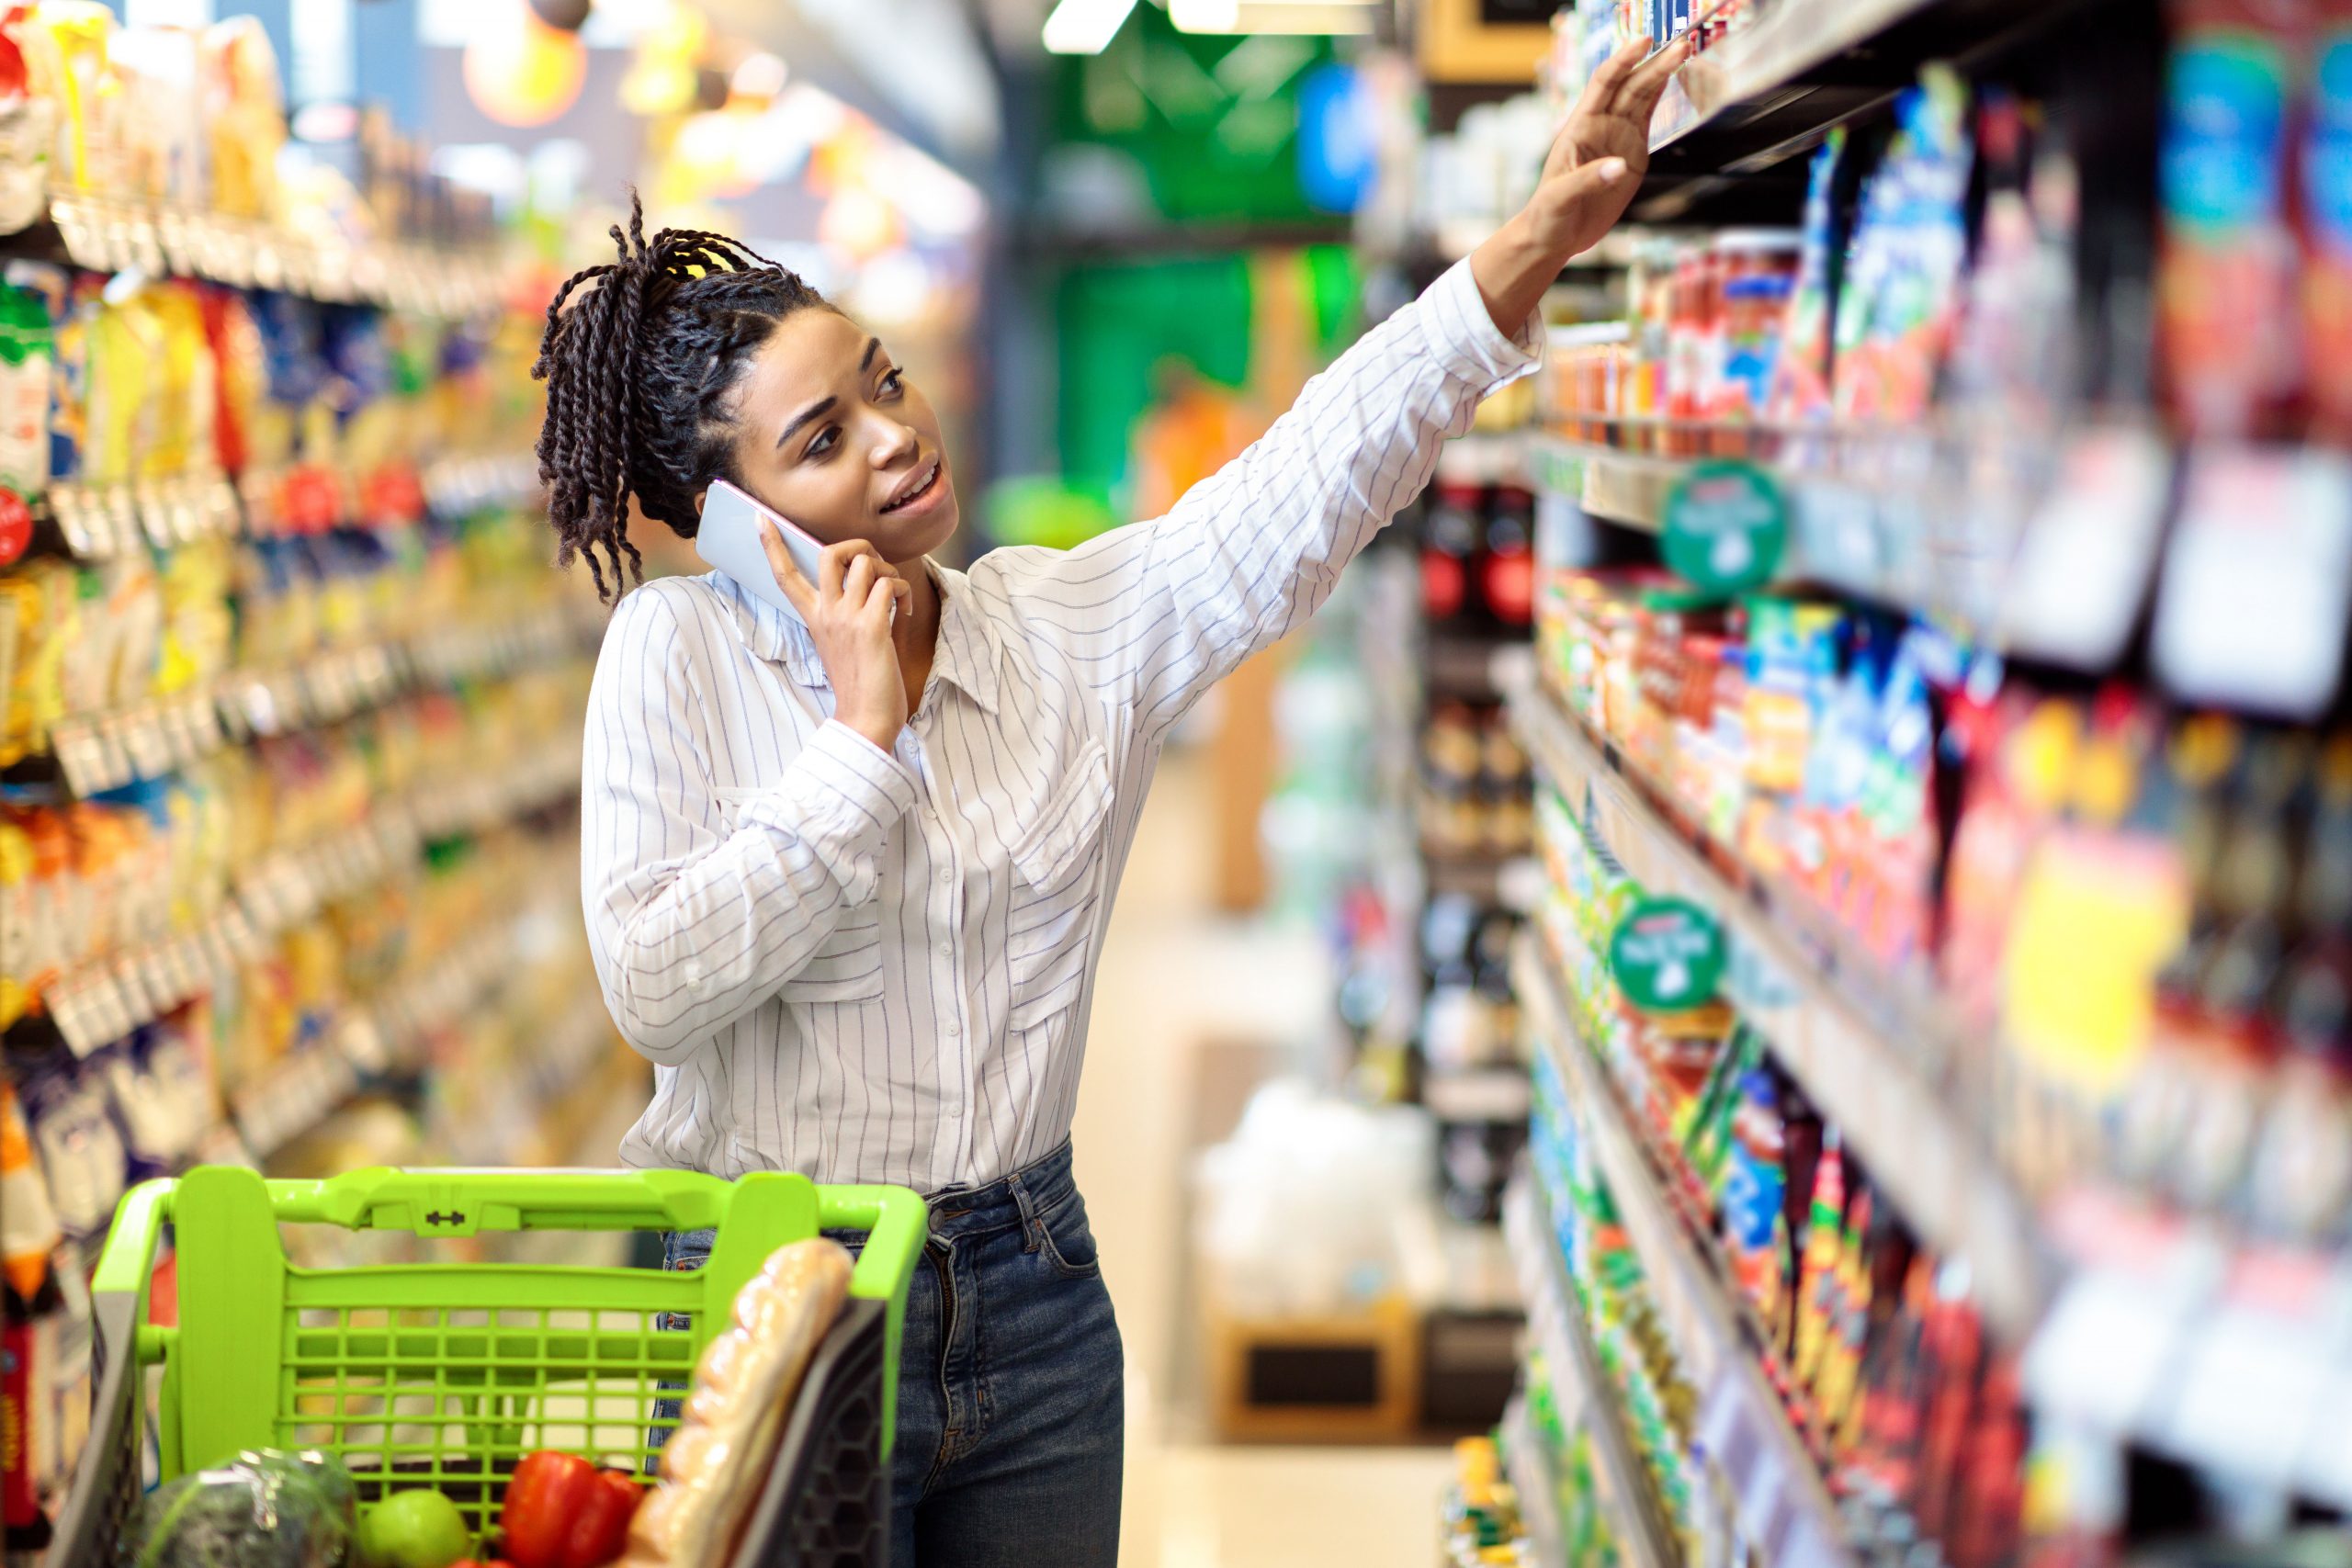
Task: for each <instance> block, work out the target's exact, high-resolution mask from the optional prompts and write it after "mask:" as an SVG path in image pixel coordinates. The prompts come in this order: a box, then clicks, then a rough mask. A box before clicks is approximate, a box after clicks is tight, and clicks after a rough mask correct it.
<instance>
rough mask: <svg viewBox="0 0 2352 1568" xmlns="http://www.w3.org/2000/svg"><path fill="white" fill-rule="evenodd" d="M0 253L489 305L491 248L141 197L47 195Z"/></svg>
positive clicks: (281, 286)
mask: <svg viewBox="0 0 2352 1568" xmlns="http://www.w3.org/2000/svg"><path fill="white" fill-rule="evenodd" d="M0 252H5V253H6V254H11V255H23V256H31V257H34V258H37V259H40V260H64V261H70V262H72V263H73V264H74V265H76V266H82V267H87V268H89V269H90V270H92V271H94V272H123V271H127V270H129V269H131V268H134V267H135V268H137V269H138V270H140V271H141V272H144V273H146V274H148V275H150V276H165V275H169V276H179V277H201V278H205V279H208V280H209V281H211V282H214V283H225V284H228V285H229V286H231V287H232V288H268V289H277V290H280V291H283V292H285V293H289V294H300V295H303V296H305V297H307V298H310V299H323V300H327V301H330V302H334V303H340V304H368V305H381V306H385V307H387V308H389V309H391V310H406V311H413V312H416V313H419V314H423V315H433V316H464V315H469V314H471V313H473V312H474V311H477V310H487V309H491V308H493V307H495V306H496V305H497V304H498V302H499V297H500V294H501V292H502V288H501V278H500V268H499V265H498V259H497V255H496V254H495V253H494V252H493V251H491V250H488V249H481V250H458V249H454V248H451V247H448V246H444V245H435V244H428V243H421V242H410V241H371V242H368V243H360V244H353V243H348V242H346V241H344V240H341V239H338V238H334V237H331V236H321V235H316V234H310V233H303V232H299V231H294V230H291V229H287V228H282V227H280V226H278V225H277V224H272V223H266V222H262V221H260V220H254V219H244V218H231V217H227V216H224V215H222V214H220V213H214V212H205V211H198V210H195V209H185V208H175V207H171V206H168V205H164V204H159V203H150V202H136V201H119V200H112V199H107V198H105V197H96V196H88V195H80V194H63V195H54V194H53V195H52V196H51V198H50V203H49V216H48V217H47V218H46V219H45V220H41V221H40V222H38V223H35V224H34V225H33V226H32V227H30V228H28V229H25V230H22V231H18V232H17V233H15V234H10V235H6V236H0Z"/></svg>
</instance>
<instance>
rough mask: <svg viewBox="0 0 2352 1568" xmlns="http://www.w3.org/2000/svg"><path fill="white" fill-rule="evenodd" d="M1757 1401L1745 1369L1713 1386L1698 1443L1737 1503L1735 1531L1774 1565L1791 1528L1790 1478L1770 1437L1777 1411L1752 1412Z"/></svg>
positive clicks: (1726, 1375)
mask: <svg viewBox="0 0 2352 1568" xmlns="http://www.w3.org/2000/svg"><path fill="white" fill-rule="evenodd" d="M1759 1397H1760V1396H1759V1395H1758V1392H1757V1385H1756V1383H1755V1382H1754V1381H1753V1380H1752V1379H1751V1378H1750V1376H1749V1375H1748V1373H1747V1369H1745V1368H1733V1369H1731V1370H1729V1371H1726V1372H1725V1373H1724V1375H1723V1376H1722V1377H1720V1378H1718V1379H1716V1380H1715V1384H1714V1388H1713V1392H1712V1393H1710V1394H1709V1396H1708V1400H1707V1405H1706V1410H1705V1412H1704V1414H1703V1415H1702V1416H1701V1418H1700V1434H1701V1439H1700V1440H1701V1441H1702V1442H1703V1443H1704V1444H1705V1445H1706V1449H1707V1452H1708V1453H1709V1454H1710V1455H1711V1456H1713V1459H1714V1461H1715V1466H1716V1468H1717V1469H1719V1470H1720V1471H1722V1472H1723V1474H1724V1480H1726V1481H1727V1482H1729V1483H1731V1490H1732V1495H1733V1496H1734V1497H1736V1499H1737V1508H1738V1515H1739V1523H1740V1528H1741V1529H1743V1530H1744V1531H1746V1532H1747V1536H1748V1538H1749V1539H1750V1540H1752V1541H1753V1542H1754V1543H1755V1544H1756V1547H1757V1549H1758V1554H1759V1556H1760V1557H1761V1559H1762V1560H1763V1561H1764V1562H1781V1560H1782V1552H1783V1551H1784V1549H1785V1547H1786V1545H1787V1543H1788V1541H1789V1539H1790V1537H1791V1535H1792V1532H1793V1530H1794V1529H1795V1526H1796V1518H1795V1508H1794V1506H1793V1503H1792V1499H1791V1497H1790V1495H1789V1494H1790V1487H1789V1482H1790V1479H1791V1478H1790V1476H1789V1474H1788V1472H1787V1471H1786V1469H1785V1468H1784V1467H1783V1465H1782V1462H1781V1458H1782V1456H1781V1448H1780V1445H1779V1444H1778V1443H1776V1442H1774V1441H1773V1439H1772V1433H1773V1431H1774V1429H1775V1427H1776V1426H1777V1425H1778V1424H1779V1422H1780V1420H1781V1416H1780V1415H1779V1413H1778V1412H1777V1411H1764V1410H1759V1409H1758V1408H1757V1404H1758V1398H1759Z"/></svg>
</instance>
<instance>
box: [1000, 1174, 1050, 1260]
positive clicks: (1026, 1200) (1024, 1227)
mask: <svg viewBox="0 0 2352 1568" xmlns="http://www.w3.org/2000/svg"><path fill="white" fill-rule="evenodd" d="M1022 1176H1023V1173H1022V1172H1020V1171H1017V1170H1016V1171H1014V1172H1013V1173H1012V1175H1011V1176H1008V1177H1006V1178H1005V1179H1004V1180H1005V1186H1006V1188H1007V1189H1008V1190H1011V1192H1012V1201H1013V1206H1014V1207H1016V1208H1018V1209H1019V1210H1020V1211H1021V1239H1022V1247H1021V1250H1022V1251H1023V1252H1035V1251H1036V1250H1037V1242H1038V1238H1039V1237H1040V1236H1041V1235H1044V1233H1045V1226H1044V1225H1042V1224H1039V1223H1038V1219H1037V1202H1036V1200H1035V1198H1033V1197H1031V1196H1030V1193H1029V1183H1028V1182H1026V1181H1024V1180H1023V1179H1022Z"/></svg>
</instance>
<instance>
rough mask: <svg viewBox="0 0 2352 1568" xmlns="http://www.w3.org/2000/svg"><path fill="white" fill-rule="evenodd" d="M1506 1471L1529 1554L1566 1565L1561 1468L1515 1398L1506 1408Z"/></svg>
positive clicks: (1548, 1565) (1554, 1567) (1551, 1566)
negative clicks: (1561, 1527) (1517, 1507)
mask: <svg viewBox="0 0 2352 1568" xmlns="http://www.w3.org/2000/svg"><path fill="white" fill-rule="evenodd" d="M1502 1439H1503V1453H1504V1465H1505V1473H1507V1474H1508V1475H1509V1476H1510V1485H1511V1490H1512V1492H1514V1493H1515V1494H1517V1495H1518V1497H1519V1522H1520V1525H1521V1528H1522V1529H1525V1530H1526V1531H1527V1545H1528V1551H1529V1555H1531V1556H1532V1557H1533V1559H1534V1560H1535V1562H1537V1564H1539V1565H1540V1568H1567V1561H1568V1555H1567V1548H1566V1545H1565V1544H1564V1543H1563V1542H1562V1540H1561V1539H1560V1487H1559V1472H1558V1469H1557V1467H1556V1465H1555V1462H1554V1460H1553V1456H1552V1451H1551V1445H1550V1444H1549V1443H1547V1442H1545V1441H1544V1435H1543V1434H1542V1433H1541V1432H1538V1431H1537V1430H1536V1429H1535V1423H1534V1422H1533V1421H1532V1420H1531V1419H1530V1418H1529V1416H1528V1414H1527V1405H1526V1404H1525V1403H1524V1402H1523V1401H1521V1400H1519V1399H1513V1400H1512V1401H1511V1403H1510V1408H1509V1409H1507V1410H1505V1411H1504V1412H1503V1419H1502Z"/></svg>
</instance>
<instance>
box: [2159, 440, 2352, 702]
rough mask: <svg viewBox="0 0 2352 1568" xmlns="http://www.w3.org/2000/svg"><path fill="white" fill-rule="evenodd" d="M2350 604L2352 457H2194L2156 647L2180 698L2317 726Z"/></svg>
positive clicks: (2278, 451) (2278, 452)
mask: <svg viewBox="0 0 2352 1568" xmlns="http://www.w3.org/2000/svg"><path fill="white" fill-rule="evenodd" d="M2347 609H2352V458H2347V457H2344V456H2343V455H2341V454H2338V453H2334V452H2324V451H2319V450H2314V449H2311V448H2304V447H2260V446H2218V445H2216V446H2199V447H2198V448H2197V449H2196V450H2195V451H2194V452H2192V453H2191V454H2190V455H2189V457H2188V477H2187V479H2185V480H2184V482H2183V487H2182V496H2181V506H2180V517H2179V521H2178V523H2177V525H2176V526H2175V528H2174V530H2173V540H2172V547H2171V549H2170V551H2169V552H2168V554H2167V558H2166V559H2165V570H2164V581H2163V583H2162V585H2161V586H2160V588H2159V590H2158V594H2157V600H2156V617H2155V628H2154V637H2153V638H2152V640H2151V645H2150V651H2151V653H2152V654H2153V656H2154V663H2155V667H2156V672H2157V674H2158V675H2159V676H2160V677H2161V678H2162V680H2163V682H2164V683H2165V686H2166V688H2168V689H2169V690H2170V691H2171V693H2172V694H2173V695H2174V696H2176V697H2177V698H2179V699H2180V700H2182V701H2183V702H2188V703H2208V704H2212V705H2217V706H2226V707H2232V708H2237V709H2241V710H2244V711H2246V712H2249V713H2256V714H2262V715H2266V716H2273V717H2278V718H2289V719H2312V718H2316V717H2318V716H2319V715H2320V714H2321V713H2322V712H2324V710H2325V708H2326V706H2327V705H2328V702H2329V699H2331V698H2332V697H2333V696H2334V695H2335V689H2336V682H2337V680H2338V677H2339V676H2340V674H2341V664H2342V658H2343V651H2344V648H2343V629H2344V621H2345V615H2346V611H2347Z"/></svg>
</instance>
